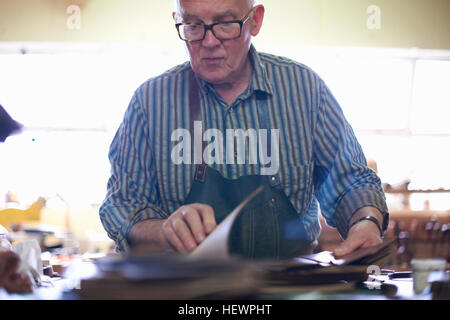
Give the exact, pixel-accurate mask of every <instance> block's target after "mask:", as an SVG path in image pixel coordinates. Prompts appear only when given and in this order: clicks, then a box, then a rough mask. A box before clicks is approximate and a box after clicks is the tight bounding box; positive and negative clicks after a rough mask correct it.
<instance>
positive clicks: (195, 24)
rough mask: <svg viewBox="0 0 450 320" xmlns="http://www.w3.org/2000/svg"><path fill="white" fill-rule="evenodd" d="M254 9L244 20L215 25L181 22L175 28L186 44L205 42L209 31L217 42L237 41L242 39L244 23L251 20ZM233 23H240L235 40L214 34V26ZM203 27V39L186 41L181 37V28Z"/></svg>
mask: <svg viewBox="0 0 450 320" xmlns="http://www.w3.org/2000/svg"><path fill="white" fill-rule="evenodd" d="M253 9H254V7H253V8H252V9H251V10H250V11H249V12H248V13H247V14H246V15H245V17H244V18H242V19H241V20H230V21H222V22H215V23H211V24H203V23H190V22H180V23H177V24H175V27H176V28H177V31H178V37H180V39H181V40H183V41H186V42H197V41H203V39H205V37H206V32H208V30H211V32H212V34H213V35H214V37H215V38H216V39H217V40H221V41H223V40H235V39H238V38H240V37H241V35H242V26H243V25H244V23H246V22H247V20H248V19H249V18H250V13H251V12H252V11H253ZM231 23H239V35H238V36H236V37H234V38H219V37H217V36H216V34H215V33H214V30H213V28H214V26H216V25H218V24H231ZM182 25H184V26H203V31H204V32H203V36H202V37H201V39H198V40H186V39H183V37H182V36H181V33H180V26H182Z"/></svg>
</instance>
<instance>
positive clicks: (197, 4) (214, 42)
mask: <svg viewBox="0 0 450 320" xmlns="http://www.w3.org/2000/svg"><path fill="white" fill-rule="evenodd" d="M250 9H251V8H250V7H249V6H248V3H247V1H246V0H180V1H179V8H178V15H174V18H175V19H176V21H177V22H191V23H203V24H211V23H216V22H223V21H230V20H241V19H242V18H244V17H245V15H246V14H247V13H249V11H250ZM259 28H260V25H258V23H255V21H254V19H253V14H251V15H250V19H248V20H247V21H246V22H245V24H244V25H243V27H242V33H241V37H240V38H238V39H234V40H218V39H217V38H216V37H214V35H213V34H212V32H211V31H208V32H207V33H206V36H205V38H204V39H203V40H201V41H196V42H186V46H187V49H188V52H189V56H190V61H191V65H192V68H193V70H194V72H195V73H197V74H198V75H199V76H200V77H201V78H202V79H204V80H205V81H208V82H211V83H213V84H223V83H227V82H232V81H235V80H237V79H239V78H240V77H241V76H242V74H241V73H242V72H243V70H244V68H243V67H244V65H245V62H246V60H247V56H248V50H249V48H250V43H251V37H252V36H254V35H256V34H257V33H258V32H259Z"/></svg>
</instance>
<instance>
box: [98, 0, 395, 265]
mask: <svg viewBox="0 0 450 320" xmlns="http://www.w3.org/2000/svg"><path fill="white" fill-rule="evenodd" d="M264 11H265V9H264V7H263V6H262V5H255V3H254V1H250V0H179V1H177V2H176V11H175V12H174V13H173V18H174V20H175V26H176V29H177V31H178V35H179V38H180V39H181V40H182V41H184V42H185V44H186V46H187V51H188V53H189V57H190V63H185V64H182V65H180V66H177V67H175V68H173V69H171V70H169V71H167V72H165V73H164V74H162V75H160V76H158V77H155V78H153V79H150V80H148V81H146V82H145V83H144V84H142V85H141V86H140V87H139V88H138V90H137V91H136V92H135V94H134V96H133V98H132V100H131V102H130V105H129V107H128V109H127V111H126V113H125V117H124V120H123V122H122V124H121V126H120V128H119V130H118V131H117V133H116V136H115V138H114V140H113V142H112V145H111V149H110V154H109V157H110V161H111V166H112V175H111V178H110V180H109V182H108V194H107V197H106V199H105V200H104V202H103V204H102V206H101V208H100V217H101V220H102V223H103V225H104V227H105V229H106V230H107V232H108V234H109V236H110V237H111V238H112V239H114V240H115V241H116V244H117V248H118V250H120V251H126V250H129V249H130V248H133V247H137V246H145V247H146V248H151V249H152V250H154V251H158V252H171V251H175V252H180V253H188V252H191V251H193V250H194V249H195V248H196V247H197V246H198V245H199V244H200V243H201V242H202V241H203V240H204V239H205V238H206V237H207V236H208V235H209V234H210V233H211V232H212V231H213V230H214V228H215V226H216V224H217V223H219V222H220V221H222V220H223V219H224V218H225V217H226V215H227V214H228V213H229V212H230V211H231V210H232V209H233V208H234V206H236V205H237V204H238V203H239V202H240V201H242V200H243V199H244V198H245V197H246V196H247V195H248V194H250V193H251V192H252V191H253V190H255V189H256V188H257V187H258V186H263V187H264V189H263V192H262V193H261V194H259V195H258V196H257V197H256V198H255V199H254V200H253V201H252V202H251V203H250V204H249V205H248V206H247V207H246V208H245V210H244V212H243V213H242V214H241V215H240V216H239V218H238V220H237V221H236V225H235V227H234V228H233V231H232V234H231V240H230V246H231V252H232V253H235V254H238V255H241V256H243V257H246V258H288V257H293V256H296V255H300V254H304V253H309V252H310V251H311V248H312V246H313V243H314V242H315V240H316V239H317V237H318V235H319V233H320V225H319V221H318V203H320V208H321V212H322V214H323V216H324V217H325V219H326V221H327V223H328V224H329V225H331V226H333V227H336V228H337V229H338V231H339V232H340V234H341V235H342V237H343V238H344V239H345V241H343V243H342V244H341V245H340V246H339V247H338V248H337V249H336V251H335V254H336V255H338V256H339V255H344V254H346V253H349V252H351V251H353V250H355V249H357V248H359V247H367V246H371V245H375V244H378V243H380V242H381V239H382V236H383V232H384V231H385V229H386V227H387V223H388V216H389V214H388V211H387V207H386V203H385V197H384V193H383V191H382V188H381V186H380V180H379V178H378V177H377V175H376V173H375V172H374V171H372V170H371V169H369V168H368V167H367V163H366V159H365V157H364V155H363V153H362V150H361V147H360V145H359V144H358V142H357V140H356V138H355V136H354V134H353V131H352V129H351V127H350V125H349V124H348V123H347V121H346V119H345V118H344V115H343V113H342V110H341V109H340V107H339V105H338V103H337V102H336V100H335V99H334V97H333V96H332V94H331V93H330V91H329V90H328V88H327V87H326V85H325V84H324V82H323V81H322V80H321V79H320V78H319V77H318V76H317V75H316V74H315V73H314V72H313V71H312V70H311V69H309V68H307V67H306V66H304V65H302V64H299V63H296V62H294V61H291V60H289V59H286V58H282V57H277V56H273V55H269V54H263V53H259V52H257V51H256V49H255V48H254V46H253V45H252V44H251V40H252V37H254V36H256V35H258V33H259V32H260V29H261V26H262V24H263V18H264ZM206 142H209V144H208V145H207V146H205V143H206ZM246 142H248V143H246ZM202 151H203V152H202Z"/></svg>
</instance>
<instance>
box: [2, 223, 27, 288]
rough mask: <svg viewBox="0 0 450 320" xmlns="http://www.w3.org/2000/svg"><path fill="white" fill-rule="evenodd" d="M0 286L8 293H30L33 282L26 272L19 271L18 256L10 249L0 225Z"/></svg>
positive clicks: (4, 231)
mask: <svg viewBox="0 0 450 320" xmlns="http://www.w3.org/2000/svg"><path fill="white" fill-rule="evenodd" d="M0 244H1V246H0V288H4V289H6V291H8V292H9V293H30V292H32V291H33V283H32V280H31V278H30V276H29V274H28V273H27V272H19V267H20V262H21V260H20V257H19V255H18V254H17V253H15V252H14V251H12V250H10V248H11V244H10V243H9V241H8V239H7V233H6V230H5V229H4V228H2V227H1V225H0Z"/></svg>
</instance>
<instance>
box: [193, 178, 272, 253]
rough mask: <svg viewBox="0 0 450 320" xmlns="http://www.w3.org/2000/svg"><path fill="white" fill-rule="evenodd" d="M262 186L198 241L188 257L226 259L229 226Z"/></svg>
mask: <svg viewBox="0 0 450 320" xmlns="http://www.w3.org/2000/svg"><path fill="white" fill-rule="evenodd" d="M263 188H264V187H262V186H261V187H259V188H258V189H256V190H255V191H253V192H252V193H251V194H250V195H249V196H248V197H247V198H245V199H244V201H242V202H241V203H240V204H239V205H238V206H237V207H236V208H235V209H234V210H233V211H232V212H231V213H230V214H229V215H228V216H227V217H226V218H225V219H224V220H223V221H222V222H221V223H220V224H219V225H218V226H216V229H215V230H214V231H213V232H212V233H211V234H210V235H209V236H207V237H206V239H205V240H204V241H203V242H202V243H200V245H199V246H198V247H197V249H195V250H194V251H193V252H192V253H191V254H190V255H189V258H192V259H198V258H201V259H209V258H211V259H228V258H229V257H230V250H229V245H228V242H229V241H228V239H229V237H230V232H231V228H232V227H233V224H234V222H235V221H236V218H237V217H238V215H239V213H241V211H242V209H243V208H244V207H245V206H246V205H247V204H248V203H249V202H250V201H252V200H253V198H255V197H256V196H257V195H258V194H259V193H260V192H261V191H262V190H263Z"/></svg>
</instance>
